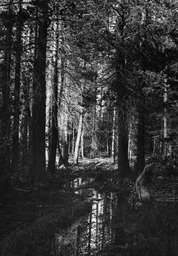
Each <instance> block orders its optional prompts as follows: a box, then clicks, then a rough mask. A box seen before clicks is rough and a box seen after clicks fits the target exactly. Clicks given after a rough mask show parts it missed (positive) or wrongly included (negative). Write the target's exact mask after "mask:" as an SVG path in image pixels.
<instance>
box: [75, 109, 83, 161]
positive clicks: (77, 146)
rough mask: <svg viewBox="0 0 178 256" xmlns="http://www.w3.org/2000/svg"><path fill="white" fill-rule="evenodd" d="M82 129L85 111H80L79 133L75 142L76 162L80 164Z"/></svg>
mask: <svg viewBox="0 0 178 256" xmlns="http://www.w3.org/2000/svg"><path fill="white" fill-rule="evenodd" d="M82 129H83V113H80V117H79V125H78V133H77V139H76V143H75V152H74V160H73V162H74V164H78V158H79V148H80V140H81V135H82Z"/></svg>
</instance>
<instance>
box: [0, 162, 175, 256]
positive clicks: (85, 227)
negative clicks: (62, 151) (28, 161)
mask: <svg viewBox="0 0 178 256" xmlns="http://www.w3.org/2000/svg"><path fill="white" fill-rule="evenodd" d="M61 176H62V174H61V173H59V175H56V178H55V181H52V180H51V183H49V186H48V187H46V188H42V189H40V190H29V189H27V188H15V189H14V188H13V189H10V190H9V192H8V193H6V194H1V197H0V208H1V223H0V231H1V232H0V255H2V256H17V255H18V256H33V255H34V256H38V255H40V256H52V255H55V256H69V255H70V256H82V255H88V256H90V255H93V256H95V255H96V256H97V255H101V256H112V255H113V256H114V255H115V256H119V255H120V256H124V255H127V256H139V255H140V256H143V255H146V256H154V255H155V256H163V255H166V256H169V255H170V256H176V255H177V252H178V248H177V246H178V203H177V197H176V194H174V198H175V200H167V199H168V194H169V195H170V198H173V197H172V195H173V192H175V191H174V190H175V189H174V188H175V186H174V187H171V186H172V185H171V184H173V183H168V186H167V185H166V184H162V185H161V186H160V185H159V187H160V188H161V189H160V192H159V190H158V187H152V188H150V189H151V190H152V194H153V195H154V196H155V198H154V197H153V198H152V200H151V201H150V202H145V203H143V204H138V203H137V199H136V198H134V196H133V194H134V191H133V188H134V181H133V180H129V179H125V180H122V181H120V180H119V179H117V178H116V175H115V169H114V168H113V165H109V163H108V162H107V163H101V162H98V160H97V161H95V162H92V163H91V162H90V163H89V164H88V165H85V164H81V165H80V166H74V167H72V168H71V170H70V173H69V174H68V175H66V176H65V179H64V180H66V181H65V184H63V185H62V186H61V180H60V177H61ZM58 178H59V179H58ZM174 183H175V184H177V181H176V180H174ZM165 188H166V189H168V188H170V191H168V190H166V193H164V194H163V192H164V191H165ZM163 195H164V196H163ZM156 197H157V198H156ZM157 199H159V200H157ZM134 200H135V201H134Z"/></svg>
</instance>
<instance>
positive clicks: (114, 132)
mask: <svg viewBox="0 0 178 256" xmlns="http://www.w3.org/2000/svg"><path fill="white" fill-rule="evenodd" d="M111 157H112V160H113V162H114V163H115V161H116V107H114V108H113V121H112V145H111Z"/></svg>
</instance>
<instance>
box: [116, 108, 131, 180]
mask: <svg viewBox="0 0 178 256" xmlns="http://www.w3.org/2000/svg"><path fill="white" fill-rule="evenodd" d="M118 115H119V116H118V122H119V123H118V130H119V132H118V172H119V176H120V177H127V176H128V175H129V173H130V167H129V158H128V128H127V117H126V115H127V112H126V109H125V107H124V106H123V107H122V109H120V106H119V111H118Z"/></svg>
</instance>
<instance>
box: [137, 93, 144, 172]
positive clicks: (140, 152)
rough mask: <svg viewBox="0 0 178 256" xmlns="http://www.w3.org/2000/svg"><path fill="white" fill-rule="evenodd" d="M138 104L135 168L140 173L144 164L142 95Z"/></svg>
mask: <svg viewBox="0 0 178 256" xmlns="http://www.w3.org/2000/svg"><path fill="white" fill-rule="evenodd" d="M140 101H141V104H140V103H139V104H138V128H137V131H138V135H137V163H136V169H137V171H138V173H141V172H142V171H143V169H144V166H145V103H144V102H145V101H144V96H143V95H142V99H140Z"/></svg>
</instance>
